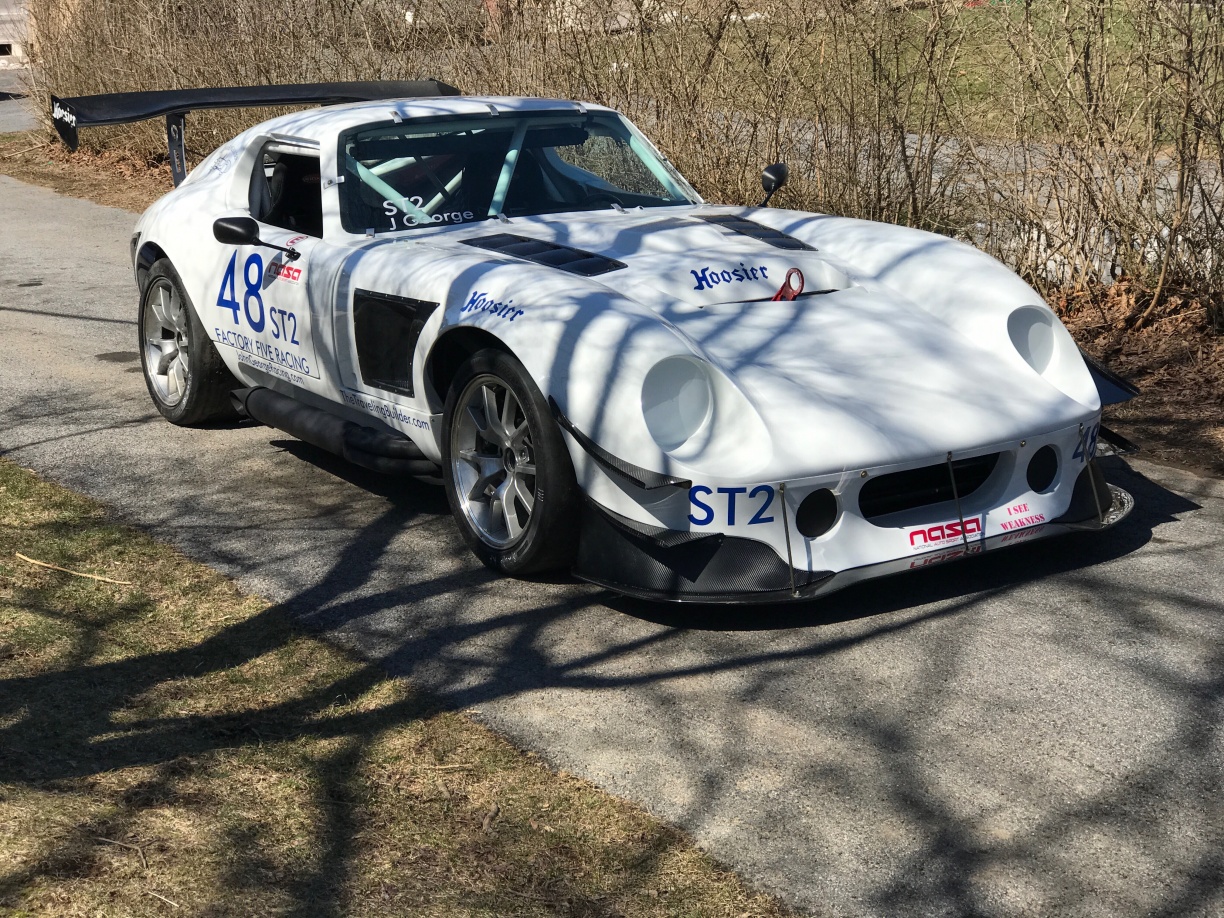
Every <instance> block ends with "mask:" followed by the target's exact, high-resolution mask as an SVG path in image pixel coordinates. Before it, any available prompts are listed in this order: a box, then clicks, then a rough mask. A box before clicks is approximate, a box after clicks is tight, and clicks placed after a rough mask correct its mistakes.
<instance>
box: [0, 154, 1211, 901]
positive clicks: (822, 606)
mask: <svg viewBox="0 0 1224 918" xmlns="http://www.w3.org/2000/svg"><path fill="white" fill-rule="evenodd" d="M132 219H133V218H132V217H131V215H129V214H126V213H123V212H121V211H116V210H110V209H106V208H101V207H96V206H93V205H90V204H86V203H82V202H79V201H73V200H69V199H64V198H59V197H57V196H55V195H53V194H51V193H49V192H46V191H42V190H36V189H32V188H29V187H27V186H23V185H19V184H18V183H16V182H13V181H11V180H8V179H4V178H0V252H3V253H4V257H3V258H2V259H0V346H2V351H0V453H4V454H6V455H8V456H11V457H12V458H14V459H15V460H16V461H18V462H20V463H21V464H23V465H26V466H30V467H32V468H35V469H37V470H38V471H40V472H42V473H43V474H45V475H48V476H49V477H51V478H53V479H55V480H58V481H60V482H63V483H64V484H67V485H69V486H70V487H73V488H76V489H79V490H81V491H84V492H86V493H89V494H92V495H94V496H96V497H99V498H101V499H103V500H105V501H107V502H109V503H110V504H111V505H113V506H114V507H117V508H120V512H121V513H122V514H123V515H124V516H125V517H126V518H127V519H129V520H131V521H133V522H135V523H137V524H139V525H141V526H143V527H146V528H147V529H149V530H150V531H151V532H152V533H154V534H155V535H156V536H158V537H160V538H163V539H166V540H169V541H171V542H173V543H175V544H177V545H179V546H181V547H182V548H184V549H185V550H186V551H187V552H188V553H190V554H191V555H193V556H194V557H197V558H200V559H202V560H205V561H207V562H208V563H210V564H212V565H214V566H216V567H218V568H220V569H222V570H224V571H226V572H228V573H230V574H232V575H234V576H235V577H237V578H238V580H239V581H240V582H241V584H242V585H243V586H244V587H246V588H247V589H249V590H253V591H256V592H259V593H262V594H263V595H265V596H267V597H269V598H272V599H274V600H278V601H281V602H283V603H285V604H286V605H287V607H288V608H289V609H290V610H291V611H292V613H293V614H294V615H295V616H296V617H297V618H298V619H299V620H300V621H301V622H302V624H303V625H304V626H306V627H309V628H313V629H319V630H322V631H326V632H328V633H329V634H330V635H331V636H332V637H333V638H334V639H335V640H338V641H341V642H344V643H345V644H348V645H351V646H354V647H357V648H359V649H360V650H361V652H362V653H364V654H366V655H368V656H370V657H372V658H377V659H379V660H381V661H382V662H383V664H384V665H385V666H386V667H388V668H389V669H390V670H391V671H392V672H394V673H397V674H402V675H404V676H408V677H411V678H412V679H414V680H416V681H418V682H419V683H421V684H423V685H426V686H428V687H429V688H430V689H432V690H434V691H435V692H437V693H438V694H439V695H441V696H442V697H443V698H444V699H446V701H447V702H448V703H450V704H453V705H455V706H456V707H460V708H464V709H474V710H476V711H478V712H479V716H480V717H481V718H483V719H484V720H485V721H487V722H488V723H490V724H492V725H494V726H495V727H497V728H498V729H500V730H502V731H504V732H505V733H506V734H508V735H510V736H511V737H513V738H514V739H515V740H516V741H518V742H519V743H521V744H522V745H524V746H526V747H528V748H532V749H535V750H538V751H540V752H542V753H543V754H545V755H546V756H547V757H548V758H549V759H550V760H551V761H552V762H553V763H555V764H556V765H557V766H558V767H562V768H566V769H569V770H571V771H573V772H575V773H578V774H582V775H585V776H587V777H589V778H591V779H592V780H594V781H596V782H598V783H599V784H601V785H602V786H604V787H606V788H608V789H609V790H611V791H612V792H614V793H617V794H620V795H623V796H625V797H629V798H631V799H633V800H637V801H640V802H642V803H643V804H645V805H646V806H647V807H648V808H649V809H651V810H652V811H654V812H655V813H657V814H658V815H660V816H662V817H664V818H665V819H668V820H671V821H672V822H674V823H677V824H679V825H682V826H684V827H686V828H688V829H690V830H691V831H692V832H693V833H694V834H695V835H696V836H697V838H698V839H699V841H700V842H701V843H702V844H703V845H704V846H705V847H706V848H707V849H708V850H710V851H712V852H713V853H714V854H715V855H717V856H718V857H719V858H721V859H723V860H724V861H726V862H727V863H729V864H731V865H733V866H734V867H736V868H737V869H738V870H739V871H740V872H741V873H742V874H743V875H745V876H746V877H748V878H749V879H750V880H752V881H754V882H756V883H758V884H759V885H761V886H762V887H764V888H767V889H770V890H773V891H775V892H778V893H780V894H781V895H783V896H784V897H786V898H787V899H789V900H790V901H792V902H794V903H796V904H798V905H799V906H801V907H803V908H805V909H807V910H810V911H811V912H813V913H815V914H829V915H889V916H892V915H968V914H975V915H1000V916H1011V915H1026V914H1045V915H1051V914H1068V915H1102V916H1104V915H1111V916H1112V915H1138V914H1144V915H1147V914H1165V915H1170V916H1182V915H1220V914H1222V913H1224V891H1222V888H1224V787H1222V786H1221V785H1222V783H1224V782H1222V775H1224V736H1222V732H1221V715H1222V713H1224V702H1222V697H1224V582H1222V575H1221V571H1224V547H1222V543H1224V538H1222V536H1224V528H1222V522H1224V483H1222V482H1218V481H1211V480H1205V479H1200V478H1196V477H1194V476H1191V475H1188V474H1183V473H1180V472H1176V471H1172V470H1169V469H1166V468H1162V467H1159V466H1154V465H1149V464H1145V463H1142V462H1135V463H1133V465H1132V466H1130V467H1126V466H1123V465H1121V464H1120V463H1117V464H1115V465H1114V466H1113V467H1112V468H1111V471H1110V475H1111V477H1112V478H1113V479H1114V480H1116V481H1118V482H1119V483H1120V484H1122V485H1123V486H1125V487H1127V488H1129V489H1130V490H1131V491H1132V492H1133V493H1134V494H1135V496H1136V499H1137V501H1138V509H1137V510H1136V511H1135V513H1134V514H1133V515H1132V517H1131V518H1130V519H1129V520H1128V521H1127V522H1126V523H1125V524H1123V525H1122V526H1121V527H1119V528H1118V529H1116V530H1115V531H1114V532H1113V533H1111V534H1110V535H1109V536H1108V537H1105V538H1100V537H1096V538H1093V537H1083V536H1080V537H1069V538H1066V539H1063V540H1054V541H1051V542H1046V543H1040V542H1039V543H1036V544H1034V545H1031V546H1022V547H1019V548H1017V549H1015V550H1013V551H1012V552H1010V553H1000V554H999V555H996V556H992V557H987V558H983V559H979V560H975V561H973V562H969V563H965V564H961V565H959V566H953V567H950V568H944V569H940V570H936V571H929V572H924V573H920V574H915V575H910V576H907V577H903V578H897V579H893V580H889V581H883V582H877V583H875V584H869V585H864V586H861V587H858V588H855V589H852V590H849V591H846V592H844V593H841V594H838V595H837V596H835V597H833V598H831V599H830V600H828V601H825V602H822V603H819V604H815V605H810V606H806V607H800V608H795V607H789V608H761V609H749V610H738V611H732V612H728V611H724V610H717V609H715V610H711V609H687V608H686V609H682V610H677V609H674V608H672V607H667V606H652V605H648V604H642V603H635V602H628V601H625V600H623V599H617V598H615V597H612V596H609V595H608V594H606V593H604V592H601V591H599V590H596V589H594V588H591V587H587V586H584V585H579V584H574V583H569V582H558V583H523V582H515V581H506V580H497V579H493V578H491V577H490V576H489V575H488V574H486V573H485V572H484V571H483V570H482V569H481V568H479V567H478V566H477V565H476V564H475V562H474V561H473V560H472V559H471V558H470V557H469V556H468V555H467V553H466V552H465V551H464V550H463V549H462V548H461V546H460V543H459V540H458V538H457V536H456V535H455V533H454V531H453V529H452V526H451V524H450V521H449V519H448V518H447V517H446V515H445V502H444V499H443V496H442V494H441V492H440V491H438V490H436V489H433V488H430V487H429V486H427V485H420V484H415V483H412V482H390V481H386V480H382V479H379V478H377V477H375V476H372V475H366V474H365V473H363V472H361V471H359V470H354V469H351V468H347V467H345V466H344V465H343V464H342V463H340V462H338V461H336V460H333V459H331V458H330V457H328V456H326V455H324V454H321V453H318V452H317V451H315V450H313V449H312V448H309V447H306V446H304V445H301V444H298V443H295V442H292V441H289V440H288V439H287V438H286V437H284V436H282V435H280V434H278V433H276V432H275V431H271V430H268V429H266V428H258V427H253V426H236V427H232V428H229V429H213V430H181V429H177V428H174V427H172V426H170V425H169V424H166V423H164V422H163V421H161V420H160V419H159V418H158V416H157V415H156V414H155V413H154V412H153V410H152V408H151V406H150V404H149V401H148V397H147V395H146V393H145V391H144V385H143V382H142V380H141V376H140V373H139V368H138V363H137V357H136V353H135V344H134V337H135V331H134V327H133V324H132V321H131V319H132V315H133V292H132V284H131V279H130V274H129V270H128V268H127V266H126V254H127V240H128V231H129V229H130V226H131V223H132Z"/></svg>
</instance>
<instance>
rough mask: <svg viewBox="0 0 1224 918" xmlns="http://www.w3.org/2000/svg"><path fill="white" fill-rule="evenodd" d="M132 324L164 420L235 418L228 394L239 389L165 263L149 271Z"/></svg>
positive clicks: (191, 421)
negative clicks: (135, 327) (137, 331)
mask: <svg viewBox="0 0 1224 918" xmlns="http://www.w3.org/2000/svg"><path fill="white" fill-rule="evenodd" d="M136 324H137V327H138V328H139V334H140V364H141V367H142V368H143V369H144V378H145V384H146V385H147V386H148V388H149V395H150V396H151V397H152V399H153V404H154V405H156V406H157V410H158V411H160V412H161V413H162V417H164V418H165V419H166V420H167V421H170V422H171V423H174V424H180V425H183V426H189V425H192V424H202V423H204V422H206V421H212V420H216V419H218V418H225V417H233V415H234V409H233V406H232V405H231V404H230V400H229V393H230V392H231V390H233V389H236V388H237V387H238V384H237V383H236V382H235V381H234V378H233V376H231V375H230V372H229V370H227V369H226V368H225V364H224V363H222V361H221V356H220V355H219V354H218V353H217V349H216V348H215V347H213V343H212V341H210V340H209V338H208V333H207V332H205V331H204V326H203V325H201V324H200V319H199V317H198V316H197V315H196V311H195V308H194V307H193V306H192V305H191V300H189V299H188V298H187V293H186V292H185V291H184V290H183V282H182V281H181V280H180V279H179V276H178V273H177V272H176V271H175V270H174V267H173V266H172V265H171V264H170V262H169V261H167V260H166V259H162V260H160V261H158V262H157V263H156V264H154V265H153V267H152V268H151V269H150V270H149V280H148V283H147V284H146V285H145V290H144V295H143V296H142V297H141V298H140V315H139V316H138V318H137V323H136Z"/></svg>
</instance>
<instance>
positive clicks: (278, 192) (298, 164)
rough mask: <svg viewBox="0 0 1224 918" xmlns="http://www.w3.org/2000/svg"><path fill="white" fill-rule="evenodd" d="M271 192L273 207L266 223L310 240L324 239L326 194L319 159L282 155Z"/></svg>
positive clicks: (274, 170) (272, 179)
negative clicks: (321, 183)
mask: <svg viewBox="0 0 1224 918" xmlns="http://www.w3.org/2000/svg"><path fill="white" fill-rule="evenodd" d="M268 191H269V193H270V196H271V200H272V206H271V207H270V208H269V209H268V212H267V213H266V214H265V216H264V218H263V222H264V223H267V224H270V225H271V226H279V227H280V228H281V229H287V230H292V231H294V232H297V233H305V234H306V235H307V236H317V237H321V236H322V235H323V190H322V186H321V185H320V182H319V161H318V159H316V158H314V157H313V156H297V155H294V154H284V155H282V156H281V158H280V159H279V160H277V162H276V165H275V166H274V167H273V169H272V178H271V179H270V180H269V182H268ZM256 219H259V218H258V217H257V218H256Z"/></svg>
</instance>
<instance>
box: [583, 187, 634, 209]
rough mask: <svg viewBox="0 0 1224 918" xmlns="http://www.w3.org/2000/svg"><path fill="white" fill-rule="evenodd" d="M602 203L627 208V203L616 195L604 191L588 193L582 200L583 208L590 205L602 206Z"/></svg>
mask: <svg viewBox="0 0 1224 918" xmlns="http://www.w3.org/2000/svg"><path fill="white" fill-rule="evenodd" d="M600 203H603V204H609V205H611V204H615V205H616V206H617V207H624V206H625V202H624V201H622V200H621V199H620V198H618V197H617V196H616V195H614V194H613V193H612V192H610V191H603V190H602V189H601V190H597V191H588V192H587V193H586V194H585V195H583V198H582V206H583V207H585V206H587V205H588V204H600Z"/></svg>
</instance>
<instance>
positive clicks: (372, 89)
mask: <svg viewBox="0 0 1224 918" xmlns="http://www.w3.org/2000/svg"><path fill="white" fill-rule="evenodd" d="M458 95H462V93H461V92H460V91H459V90H458V89H456V88H455V87H454V86H451V85H450V84H448V83H443V82H441V81H440V80H377V81H365V82H350V83H290V84H282V85H276V86H228V87H216V88H211V89H165V90H158V91H154V92H118V93H106V94H104V95H96V96H76V97H75V98H71V99H61V98H58V97H57V96H52V97H51V123H52V124H53V125H55V131H56V133H57V134H59V136H60V139H62V140H63V141H64V143H65V144H66V145H67V147H68V149H69V150H73V151H75V150H76V148H77V146H78V145H79V142H80V141H79V137H78V135H77V131H78V129H79V128H83V127H102V126H104V125H111V124H132V123H133V122H136V121H147V120H149V119H151V118H158V117H161V116H163V115H164V116H165V118H166V145H167V147H168V148H169V153H170V172H171V174H172V175H173V176H174V184H175V185H178V184H180V183H181V182H182V181H183V179H185V178H186V177H187V150H186V147H185V146H184V141H183V128H184V124H185V122H186V118H187V113H188V112H192V111H203V110H206V109H214V108H262V107H267V106H273V105H341V104H344V103H346V102H377V101H379V100H382V99H407V98H421V97H429V96H458Z"/></svg>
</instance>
